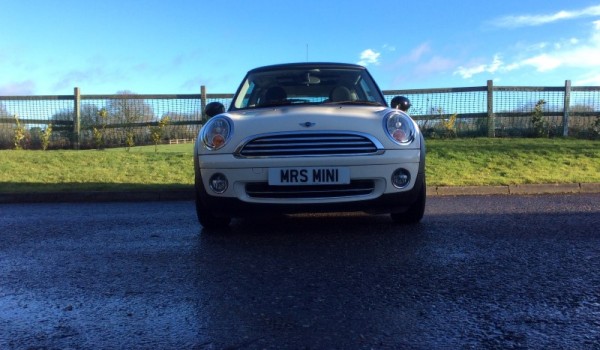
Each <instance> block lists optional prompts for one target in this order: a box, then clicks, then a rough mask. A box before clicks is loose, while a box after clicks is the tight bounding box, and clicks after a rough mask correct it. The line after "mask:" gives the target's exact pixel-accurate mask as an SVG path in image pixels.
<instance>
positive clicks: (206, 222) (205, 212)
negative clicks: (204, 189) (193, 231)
mask: <svg viewBox="0 0 600 350" xmlns="http://www.w3.org/2000/svg"><path fill="white" fill-rule="evenodd" d="M198 192H199V191H198V189H196V216H197V217H198V221H199V222H200V225H202V227H204V228H205V229H208V230H219V229H224V228H227V227H228V226H229V223H230V222H231V218H228V217H220V216H216V215H215V214H213V213H212V212H211V211H210V210H209V209H208V207H207V206H206V205H204V203H203V202H202V198H200V194H199V193H198Z"/></svg>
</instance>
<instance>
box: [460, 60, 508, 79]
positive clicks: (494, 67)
mask: <svg viewBox="0 0 600 350" xmlns="http://www.w3.org/2000/svg"><path fill="white" fill-rule="evenodd" d="M503 64H504V62H503V61H502V58H501V57H500V55H498V54H496V55H494V58H493V59H492V62H491V63H490V64H478V65H474V66H471V67H463V66H459V67H458V68H457V69H456V71H454V75H457V74H458V75H460V76H461V77H463V78H464V79H469V78H471V77H473V76H474V75H476V74H481V73H485V72H487V73H495V72H496V71H498V69H500V68H501V67H502V66H503Z"/></svg>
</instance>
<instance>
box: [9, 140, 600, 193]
mask: <svg viewBox="0 0 600 350" xmlns="http://www.w3.org/2000/svg"><path fill="white" fill-rule="evenodd" d="M426 144H427V183H428V185H430V186H471V185H474V186H483V185H516V184H530V183H595V182H600V141H588V140H574V139H488V138H478V139H448V140H427V141H426ZM193 180H194V169H193V145H192V144H185V145H161V146H159V148H158V152H157V153H155V152H154V146H147V147H134V148H131V150H130V151H129V152H128V151H126V150H125V149H123V148H117V149H107V150H104V151H97V150H82V151H72V150H58V151H14V150H2V151H0V192H46V191H131V190H168V189H189V188H191V186H192V185H193Z"/></svg>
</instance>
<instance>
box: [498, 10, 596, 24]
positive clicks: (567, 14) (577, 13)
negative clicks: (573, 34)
mask: <svg viewBox="0 0 600 350" xmlns="http://www.w3.org/2000/svg"><path fill="white" fill-rule="evenodd" d="M594 16H600V5H596V6H590V7H586V8H584V9H580V10H574V11H558V12H555V13H551V14H543V15H520V16H505V17H501V18H498V19H496V20H493V21H492V24H493V25H495V26H497V27H508V28H517V27H532V26H539V25H543V24H548V23H553V22H557V21H562V20H568V19H574V18H579V17H594Z"/></svg>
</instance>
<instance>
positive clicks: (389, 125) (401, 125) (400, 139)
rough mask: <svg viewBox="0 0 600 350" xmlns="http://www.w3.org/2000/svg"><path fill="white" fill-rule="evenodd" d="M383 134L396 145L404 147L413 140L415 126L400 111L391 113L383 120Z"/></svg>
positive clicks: (406, 115)
mask: <svg viewBox="0 0 600 350" xmlns="http://www.w3.org/2000/svg"><path fill="white" fill-rule="evenodd" d="M383 123H384V128H385V132H386V133H387V135H388V136H389V138H390V139H391V140H392V141H394V142H395V143H397V144H400V145H405V144H407V143H410V142H412V140H413V139H414V138H415V126H414V123H413V121H412V119H410V117H409V116H408V114H406V113H404V112H402V111H392V112H390V113H388V114H387V115H386V116H385V118H384V119H383Z"/></svg>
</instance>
